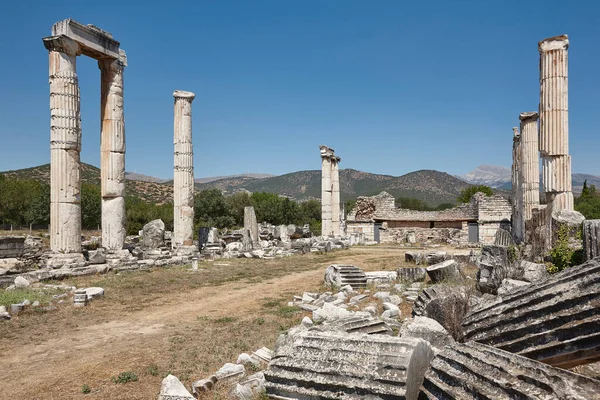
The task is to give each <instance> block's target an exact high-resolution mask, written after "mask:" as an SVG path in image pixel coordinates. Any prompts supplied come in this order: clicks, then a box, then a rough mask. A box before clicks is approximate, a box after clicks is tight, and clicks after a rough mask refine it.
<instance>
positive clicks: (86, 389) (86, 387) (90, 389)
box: [81, 385, 92, 394]
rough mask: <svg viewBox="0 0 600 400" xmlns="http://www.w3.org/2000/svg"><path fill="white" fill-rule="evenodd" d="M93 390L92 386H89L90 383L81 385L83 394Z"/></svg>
mask: <svg viewBox="0 0 600 400" xmlns="http://www.w3.org/2000/svg"><path fill="white" fill-rule="evenodd" d="M91 391H92V388H90V386H89V385H83V386H82V387H81V393H83V394H88V393H90V392H91Z"/></svg>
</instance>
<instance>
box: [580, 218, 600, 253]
mask: <svg viewBox="0 0 600 400" xmlns="http://www.w3.org/2000/svg"><path fill="white" fill-rule="evenodd" d="M583 254H584V260H585V261H587V260H591V259H592V258H596V257H598V256H600V219H591V220H587V221H583Z"/></svg>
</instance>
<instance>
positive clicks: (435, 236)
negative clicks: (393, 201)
mask: <svg viewBox="0 0 600 400" xmlns="http://www.w3.org/2000/svg"><path fill="white" fill-rule="evenodd" d="M379 235H380V242H381V243H407V242H408V236H409V235H411V236H412V235H414V236H415V239H416V242H417V243H425V242H428V243H439V244H453V245H459V244H466V243H467V242H468V240H469V235H468V230H467V229H466V228H465V229H454V228H414V227H412V228H390V227H389V225H388V228H387V229H381V230H380V231H379Z"/></svg>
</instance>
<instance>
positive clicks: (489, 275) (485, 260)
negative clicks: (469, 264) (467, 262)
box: [477, 246, 511, 294]
mask: <svg viewBox="0 0 600 400" xmlns="http://www.w3.org/2000/svg"><path fill="white" fill-rule="evenodd" d="M477 266H478V267H479V271H477V289H478V290H479V291H481V292H483V293H492V294H496V291H497V290H498V288H499V287H500V284H501V283H502V281H503V280H504V279H506V278H508V277H509V276H510V272H511V265H510V263H509V260H508V251H507V248H506V247H504V246H483V248H482V249H481V256H480V258H479V260H478V262H477Z"/></svg>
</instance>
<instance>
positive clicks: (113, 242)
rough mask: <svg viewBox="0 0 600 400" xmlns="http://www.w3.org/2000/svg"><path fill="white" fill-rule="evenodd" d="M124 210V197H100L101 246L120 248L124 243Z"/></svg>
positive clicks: (113, 248)
mask: <svg viewBox="0 0 600 400" xmlns="http://www.w3.org/2000/svg"><path fill="white" fill-rule="evenodd" d="M125 221H126V211H125V198H124V197H106V198H103V199H102V246H103V247H105V248H107V249H110V250H121V249H122V248H123V244H124V243H125V236H126V234H127V231H126V230H125Z"/></svg>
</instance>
